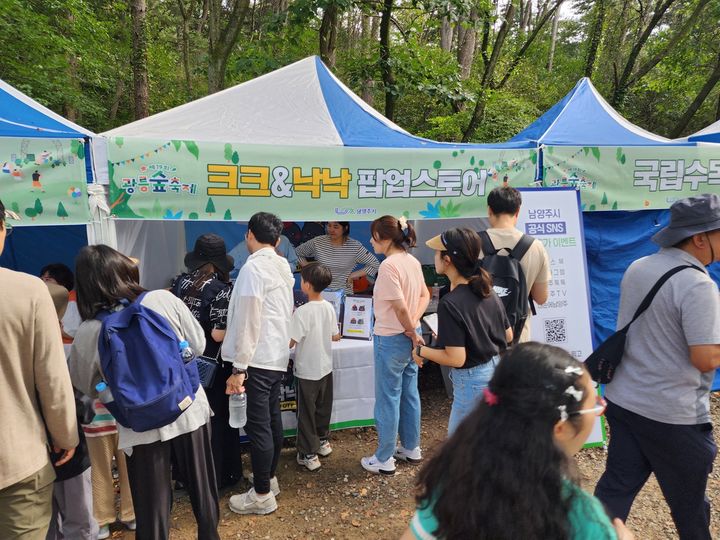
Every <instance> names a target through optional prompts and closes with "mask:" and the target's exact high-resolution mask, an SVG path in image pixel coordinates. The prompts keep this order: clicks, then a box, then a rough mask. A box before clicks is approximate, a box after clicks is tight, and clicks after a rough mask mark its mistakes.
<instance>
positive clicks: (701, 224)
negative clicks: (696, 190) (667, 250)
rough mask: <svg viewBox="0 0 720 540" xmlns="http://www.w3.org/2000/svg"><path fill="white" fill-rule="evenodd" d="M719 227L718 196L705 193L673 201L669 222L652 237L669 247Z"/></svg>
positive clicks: (653, 239) (719, 204)
mask: <svg viewBox="0 0 720 540" xmlns="http://www.w3.org/2000/svg"><path fill="white" fill-rule="evenodd" d="M715 229H720V197H718V196H717V195H716V194H714V193H705V194H703V195H697V196H695V197H688V198H686V199H680V200H679V201H675V202H674V203H673V205H672V206H671V207H670V223H669V224H668V226H667V227H665V228H663V229H662V230H660V231H659V232H658V233H656V234H655V235H654V236H653V237H652V241H653V242H655V243H656V244H657V245H659V246H660V247H671V246H674V245H675V244H677V243H678V242H681V241H683V240H685V239H686V238H690V237H691V236H692V235H694V234H700V233H704V232H709V231H714V230H715Z"/></svg>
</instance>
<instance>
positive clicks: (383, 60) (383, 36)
mask: <svg viewBox="0 0 720 540" xmlns="http://www.w3.org/2000/svg"><path fill="white" fill-rule="evenodd" d="M392 10H393V0H383V9H382V13H381V16H380V72H381V73H382V81H383V85H384V87H385V116H386V117H387V118H388V120H390V121H392V120H393V119H394V117H395V102H396V101H397V88H396V86H395V74H394V73H393V69H392V65H391V64H390V24H391V23H392Z"/></svg>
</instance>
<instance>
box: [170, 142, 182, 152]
mask: <svg viewBox="0 0 720 540" xmlns="http://www.w3.org/2000/svg"><path fill="white" fill-rule="evenodd" d="M171 142H172V144H173V146H174V147H175V151H176V152H179V151H180V147H181V146H182V141H171Z"/></svg>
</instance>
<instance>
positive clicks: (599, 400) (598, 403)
mask: <svg viewBox="0 0 720 540" xmlns="http://www.w3.org/2000/svg"><path fill="white" fill-rule="evenodd" d="M605 409H607V401H605V398H603V397H602V396H597V397H596V398H595V406H594V407H592V408H590V409H580V410H579V411H575V412H573V413H570V416H573V415H575V414H593V415H595V416H602V415H603V414H604V413H605Z"/></svg>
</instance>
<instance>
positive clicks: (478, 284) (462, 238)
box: [413, 229, 513, 434]
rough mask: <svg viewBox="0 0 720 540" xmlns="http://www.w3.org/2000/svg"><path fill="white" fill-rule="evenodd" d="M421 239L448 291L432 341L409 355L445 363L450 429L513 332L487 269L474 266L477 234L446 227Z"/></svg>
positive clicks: (465, 410) (484, 383)
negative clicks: (450, 394) (449, 385)
mask: <svg viewBox="0 0 720 540" xmlns="http://www.w3.org/2000/svg"><path fill="white" fill-rule="evenodd" d="M425 244H426V245H427V246H428V247H429V248H431V249H434V250H435V270H436V271H437V273H438V274H444V275H446V276H447V277H448V279H449V280H450V292H449V293H448V294H446V295H445V296H443V297H442V298H441V299H440V303H439V304H438V310H437V314H438V343H437V347H435V348H430V347H427V346H423V345H420V344H418V345H417V346H416V347H415V350H414V351H413V358H414V359H415V362H416V363H417V364H418V365H419V366H422V363H423V359H427V360H432V361H433V362H435V363H437V364H440V365H443V366H449V367H450V368H451V369H450V380H451V381H452V383H453V403H452V409H451V411H450V421H449V423H448V433H449V434H452V433H453V431H455V428H457V426H458V424H459V423H460V422H461V421H462V419H463V418H465V417H466V416H467V415H468V414H469V413H470V411H472V410H473V408H474V407H475V405H476V404H477V401H478V400H479V399H480V397H481V395H482V390H483V388H485V387H487V385H488V382H489V381H490V378H491V377H492V374H493V372H494V371H495V366H497V364H498V361H499V360H500V356H499V355H500V353H501V352H503V351H504V350H505V349H506V348H507V344H508V343H510V342H511V341H512V338H513V333H512V328H511V327H510V322H509V321H508V318H507V315H506V313H505V308H504V307H503V305H502V302H501V301H500V299H499V298H498V296H497V294H495V291H493V288H492V280H491V278H490V275H489V274H488V273H487V272H486V271H485V270H483V269H482V268H481V267H480V261H479V260H478V257H479V256H480V250H481V246H482V243H481V241H480V237H479V236H478V234H477V233H476V232H475V231H473V230H471V229H450V230H448V231H445V232H444V233H442V234H440V235H438V236H436V237H434V238H431V239H430V240H428V241H427V242H425Z"/></svg>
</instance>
